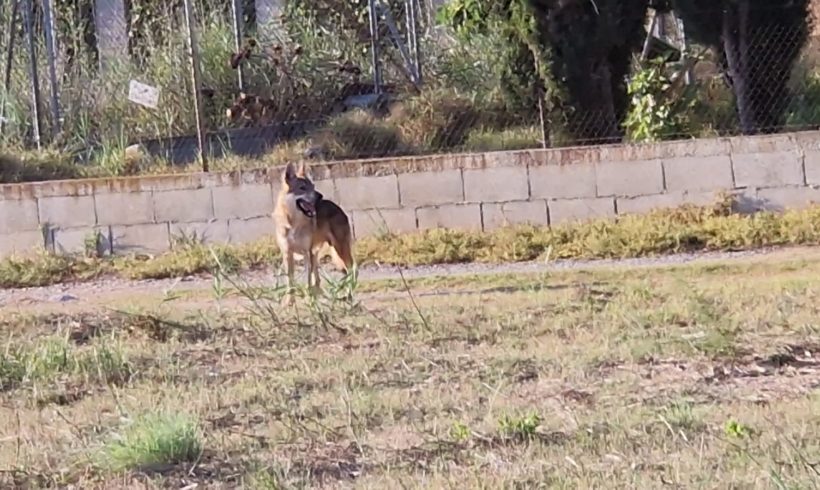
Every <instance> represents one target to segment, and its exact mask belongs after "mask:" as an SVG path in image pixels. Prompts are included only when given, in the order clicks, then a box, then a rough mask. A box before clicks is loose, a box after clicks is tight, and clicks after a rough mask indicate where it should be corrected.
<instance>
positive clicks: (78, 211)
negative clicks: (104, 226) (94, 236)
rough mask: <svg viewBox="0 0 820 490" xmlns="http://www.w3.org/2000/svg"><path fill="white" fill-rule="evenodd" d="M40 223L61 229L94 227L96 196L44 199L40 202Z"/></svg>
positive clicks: (95, 221)
mask: <svg viewBox="0 0 820 490" xmlns="http://www.w3.org/2000/svg"><path fill="white" fill-rule="evenodd" d="M38 206H39V208H40V223H43V224H48V225H50V226H58V227H60V228H73V227H79V226H94V224H96V223H97V216H96V213H95V211H94V196H63V197H43V198H40V200H39V202H38Z"/></svg>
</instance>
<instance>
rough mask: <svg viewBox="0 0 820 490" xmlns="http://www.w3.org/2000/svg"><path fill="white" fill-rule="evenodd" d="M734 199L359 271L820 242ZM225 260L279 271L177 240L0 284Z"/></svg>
mask: <svg viewBox="0 0 820 490" xmlns="http://www.w3.org/2000/svg"><path fill="white" fill-rule="evenodd" d="M730 207H731V203H730V202H729V201H721V202H720V203H718V204H717V205H715V206H713V207H694V206H684V207H682V208H680V209H674V210H665V211H656V212H654V213H650V214H648V215H634V216H623V217H620V218H619V219H618V220H617V221H612V220H600V221H593V222H589V223H581V224H567V225H563V226H556V227H552V228H547V227H531V226H515V227H508V228H502V229H500V230H497V231H494V232H491V233H479V232H469V231H457V230H445V229H438V230H428V231H425V232H421V233H412V234H403V235H392V234H385V235H381V236H375V237H368V238H363V239H361V240H359V241H358V242H357V243H356V256H357V260H358V261H359V264H360V265H367V264H372V263H380V264H395V265H432V264H451V263H461V262H487V263H501V262H519V261H528V260H535V259H545V258H551V259H595V258H627V257H644V256H653V255H663V254H670V253H681V252H693V251H715V250H749V249H755V248H761V247H770V246H782V245H814V244H818V243H820V231H819V230H820V207H813V208H809V209H805V210H795V211H788V212H785V213H774V212H762V213H757V214H754V215H741V214H734V213H732V212H731V209H730ZM217 262H221V263H222V264H223V267H226V268H228V269H229V270H230V271H232V272H235V271H242V270H252V269H261V268H267V267H270V266H277V267H278V264H279V262H280V259H279V252H278V249H277V247H276V245H275V244H274V242H273V241H272V240H263V241H259V242H256V243H252V244H247V245H241V246H228V245H214V246H208V245H204V244H201V243H198V242H196V241H185V242H179V243H177V244H176V246H175V248H174V250H173V251H171V252H169V253H167V254H163V255H159V256H156V257H143V256H141V257H129V256H126V257H116V258H89V257H76V256H73V257H72V256H55V255H51V254H41V255H37V256H33V257H28V258H7V259H4V260H2V261H0V287H3V288H11V287H29V286H42V285H48V284H54V283H59V282H65V281H75V280H76V281H83V280H88V279H92V278H99V277H101V276H117V277H123V278H128V279H159V278H172V277H183V276H189V275H194V274H201V273H210V272H211V271H212V270H213V269H214V267H215V266H216V264H217Z"/></svg>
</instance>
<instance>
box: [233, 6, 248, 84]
mask: <svg viewBox="0 0 820 490" xmlns="http://www.w3.org/2000/svg"><path fill="white" fill-rule="evenodd" d="M231 14H232V16H233V38H234V50H235V51H236V52H237V53H239V52H240V51H242V32H243V31H244V30H245V26H244V22H245V15H244V12H243V9H242V0H232V1H231ZM236 73H237V78H238V80H237V81H238V82H239V91H240V92H244V91H245V70H244V68H243V67H242V63H241V62H240V63H239V65H238V66H237V67H236Z"/></svg>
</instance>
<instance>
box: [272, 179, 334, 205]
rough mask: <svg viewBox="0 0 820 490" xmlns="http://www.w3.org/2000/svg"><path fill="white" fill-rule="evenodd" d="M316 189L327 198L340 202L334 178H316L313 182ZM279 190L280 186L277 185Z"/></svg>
mask: <svg viewBox="0 0 820 490" xmlns="http://www.w3.org/2000/svg"><path fill="white" fill-rule="evenodd" d="M313 185H314V186H315V187H316V190H317V191H319V192H321V193H322V195H323V196H324V198H325V199H327V200H329V201H333V202H335V203H337V204H338V203H339V194H337V193H336V184H335V183H334V182H333V179H324V180H316V181H314V182H313ZM277 192H278V187H277Z"/></svg>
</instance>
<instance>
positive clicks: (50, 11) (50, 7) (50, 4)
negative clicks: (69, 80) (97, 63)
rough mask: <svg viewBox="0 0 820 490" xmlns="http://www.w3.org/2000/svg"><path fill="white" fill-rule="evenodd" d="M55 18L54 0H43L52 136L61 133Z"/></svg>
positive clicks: (54, 136)
mask: <svg viewBox="0 0 820 490" xmlns="http://www.w3.org/2000/svg"><path fill="white" fill-rule="evenodd" d="M55 22H56V20H55V18H54V0H43V23H44V24H45V26H44V30H45V33H46V53H47V55H48V78H49V84H50V88H51V117H52V122H51V124H52V126H51V131H52V138H56V136H57V135H58V134H60V126H61V124H60V90H59V86H58V85H57V39H56V35H55V34H56V26H55Z"/></svg>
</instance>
